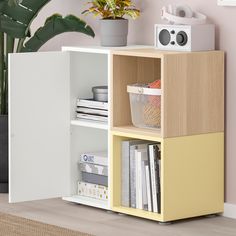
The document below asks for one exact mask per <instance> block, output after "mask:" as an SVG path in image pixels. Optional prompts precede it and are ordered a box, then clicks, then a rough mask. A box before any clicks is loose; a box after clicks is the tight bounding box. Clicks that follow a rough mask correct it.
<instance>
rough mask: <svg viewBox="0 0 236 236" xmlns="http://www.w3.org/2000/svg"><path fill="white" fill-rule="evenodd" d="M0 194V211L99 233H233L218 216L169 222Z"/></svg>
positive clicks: (233, 224)
mask: <svg viewBox="0 0 236 236" xmlns="http://www.w3.org/2000/svg"><path fill="white" fill-rule="evenodd" d="M7 198H8V196H7V195H5V194H0V211H1V212H5V213H10V214H13V215H16V216H22V217H26V218H29V219H32V220H37V221H41V222H44V223H48V224H53V225H58V226H62V227H65V228H69V229H73V230H78V231H81V232H84V233H90V234H93V235H98V236H152V235H153V236H154V235H155V236H157V235H161V236H236V220H233V219H229V218H224V217H221V216H218V217H213V218H205V217H203V218H197V219H191V220H187V221H179V222H177V223H174V224H172V225H165V226H163V225H159V224H158V223H156V222H152V221H147V220H142V219H138V218H135V217H129V216H125V215H122V216H121V215H118V214H116V213H108V212H106V211H103V210H99V209H94V208H91V207H86V206H81V205H75V204H71V203H67V202H64V201H62V200H61V199H52V200H44V201H35V202H25V203H20V204H8V199H7Z"/></svg>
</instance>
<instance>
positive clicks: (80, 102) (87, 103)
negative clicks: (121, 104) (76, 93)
mask: <svg viewBox="0 0 236 236" xmlns="http://www.w3.org/2000/svg"><path fill="white" fill-rule="evenodd" d="M77 106H78V107H89V108H95V109H103V110H108V102H99V101H95V100H93V99H80V98H78V99H77Z"/></svg>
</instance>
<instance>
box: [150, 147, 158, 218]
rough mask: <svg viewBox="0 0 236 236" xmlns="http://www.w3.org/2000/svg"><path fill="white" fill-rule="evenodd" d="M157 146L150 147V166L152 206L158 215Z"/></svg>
mask: <svg viewBox="0 0 236 236" xmlns="http://www.w3.org/2000/svg"><path fill="white" fill-rule="evenodd" d="M155 146H156V144H151V145H149V164H150V172H151V175H150V176H151V188H152V205H153V212H155V213H158V204H157V179H156V160H155V159H156V155H155V152H156V150H155V148H156V147H155Z"/></svg>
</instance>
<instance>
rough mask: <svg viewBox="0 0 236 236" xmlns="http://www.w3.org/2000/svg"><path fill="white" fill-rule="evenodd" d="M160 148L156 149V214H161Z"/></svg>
mask: <svg viewBox="0 0 236 236" xmlns="http://www.w3.org/2000/svg"><path fill="white" fill-rule="evenodd" d="M160 150H161V149H160V147H159V146H158V147H157V160H156V163H157V166H156V179H157V207H158V213H161V159H160V158H161V152H160Z"/></svg>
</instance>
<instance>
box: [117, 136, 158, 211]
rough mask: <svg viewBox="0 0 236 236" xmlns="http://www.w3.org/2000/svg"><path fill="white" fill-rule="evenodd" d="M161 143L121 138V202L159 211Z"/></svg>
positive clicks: (129, 205)
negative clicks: (123, 139)
mask: <svg viewBox="0 0 236 236" xmlns="http://www.w3.org/2000/svg"><path fill="white" fill-rule="evenodd" d="M160 148H161V144H160V143H154V142H148V141H143V140H128V141H123V142H122V173H121V176H122V206H124V207H132V208H137V209H142V210H146V211H151V212H155V213H161V187H160V173H161V171H160V165H161V161H160V160H161V149H160Z"/></svg>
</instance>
